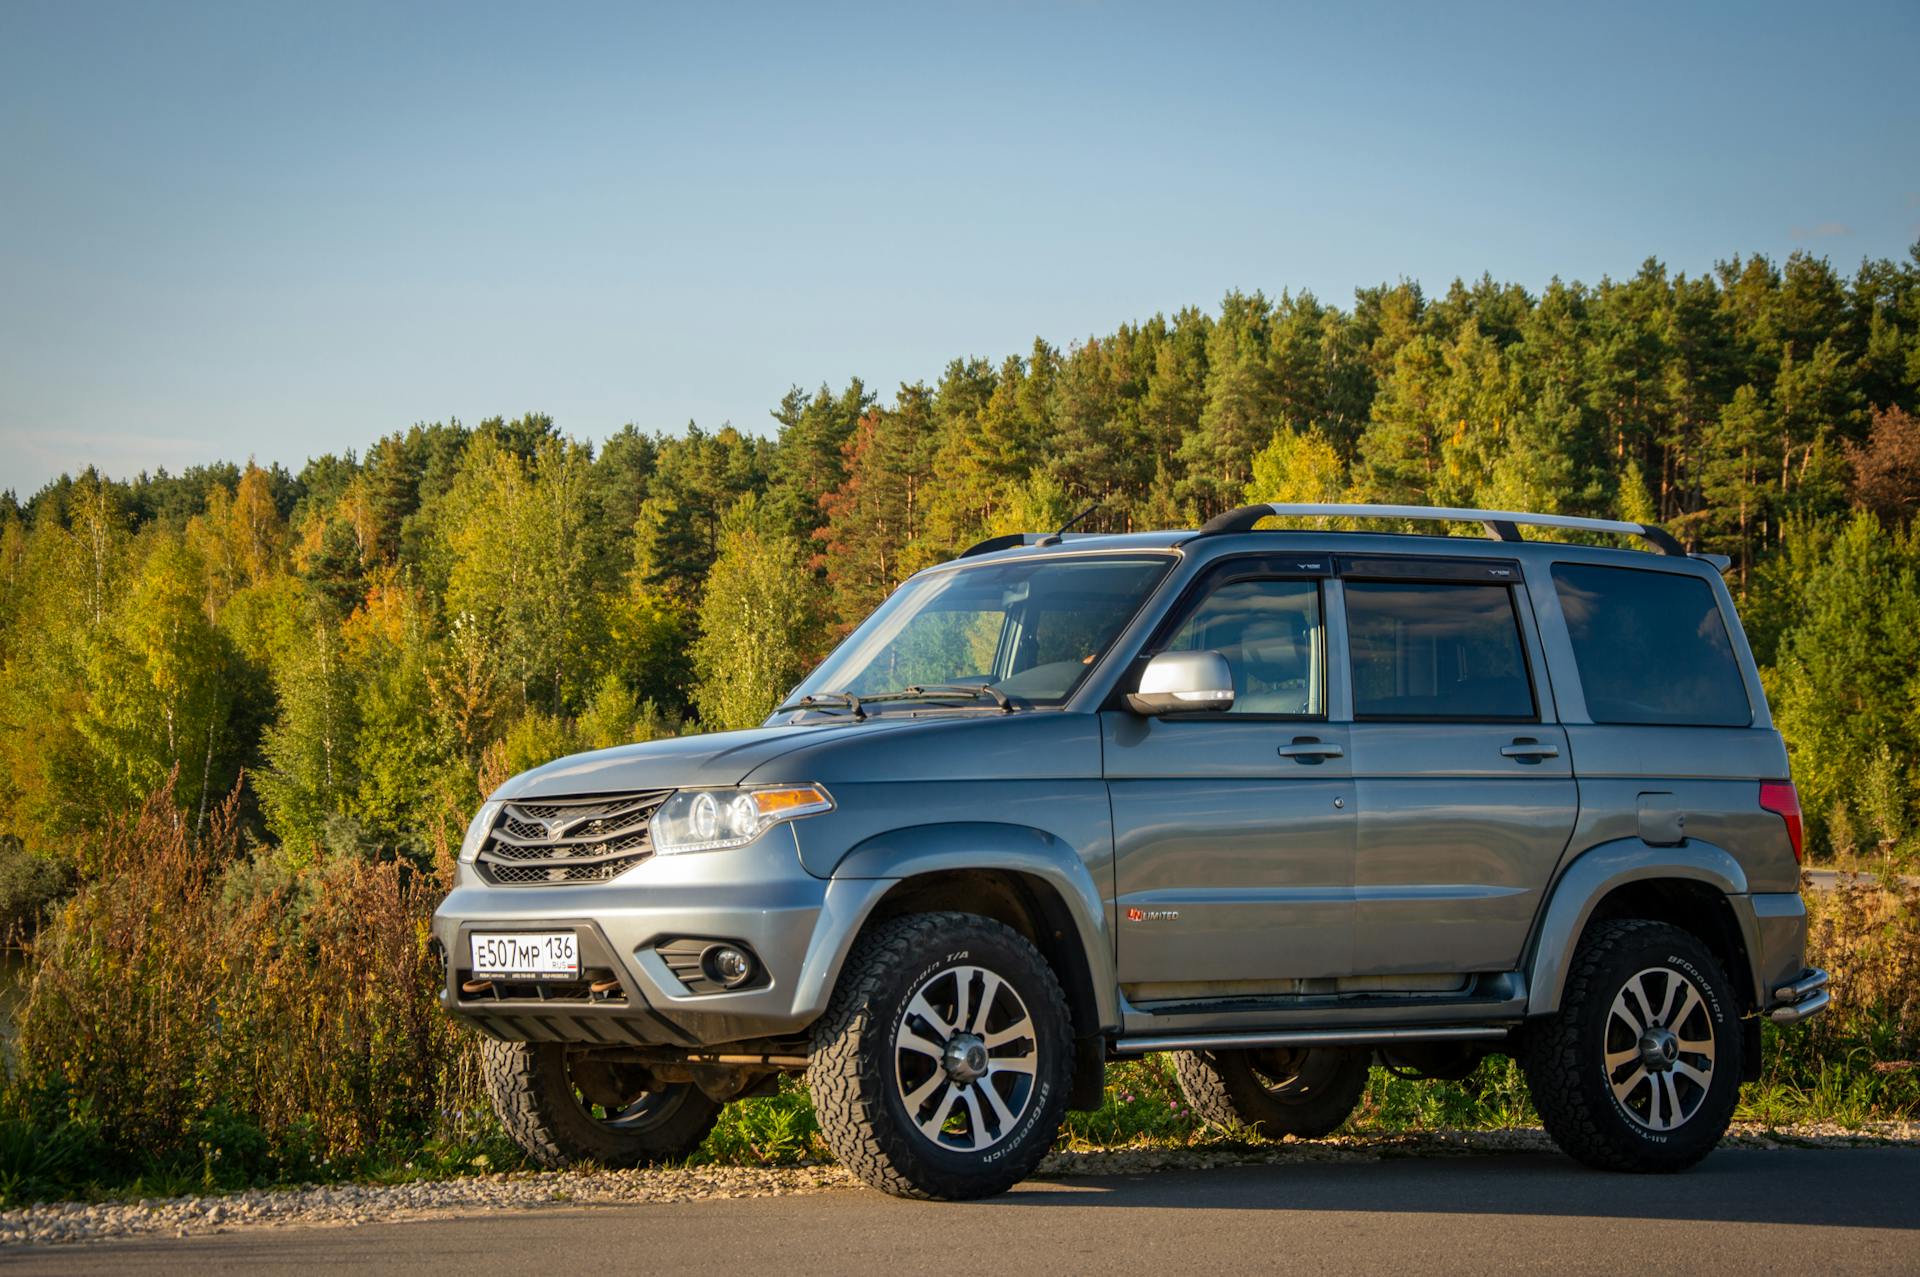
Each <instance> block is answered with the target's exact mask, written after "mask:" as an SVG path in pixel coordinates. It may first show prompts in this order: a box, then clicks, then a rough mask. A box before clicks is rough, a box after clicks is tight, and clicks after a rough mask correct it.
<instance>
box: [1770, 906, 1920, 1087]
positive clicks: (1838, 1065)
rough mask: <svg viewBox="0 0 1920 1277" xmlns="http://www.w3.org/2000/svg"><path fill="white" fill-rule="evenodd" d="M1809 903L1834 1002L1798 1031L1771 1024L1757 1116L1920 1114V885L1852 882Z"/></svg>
mask: <svg viewBox="0 0 1920 1277" xmlns="http://www.w3.org/2000/svg"><path fill="white" fill-rule="evenodd" d="M1806 897H1807V909H1808V913H1809V915H1810V917H1809V935H1808V939H1807V960H1808V962H1809V963H1811V964H1812V965H1814V966H1816V967H1820V968H1822V969H1824V970H1826V971H1827V972H1828V973H1829V974H1830V975H1831V976H1832V977H1833V986H1832V988H1833V1001H1832V1004H1831V1006H1829V1008H1828V1009H1827V1011H1826V1012H1825V1013H1824V1014H1821V1015H1818V1016H1816V1017H1814V1018H1813V1019H1812V1020H1809V1021H1807V1022H1806V1023H1804V1024H1802V1025H1799V1026H1796V1027H1794V1028H1791V1029H1787V1030H1777V1029H1776V1028H1775V1027H1774V1026H1772V1025H1767V1026H1766V1032H1767V1034H1768V1038H1769V1041H1768V1050H1767V1056H1766V1059H1767V1066H1766V1075H1765V1078H1764V1085H1763V1086H1762V1087H1760V1088H1757V1089H1756V1090H1755V1093H1754V1098H1753V1100H1752V1101H1751V1106H1752V1107H1753V1108H1754V1112H1753V1113H1752V1114H1751V1115H1752V1116H1756V1117H1761V1118H1763V1119H1764V1118H1775V1117H1794V1116H1801V1115H1810V1116H1818V1117H1832V1118H1838V1119H1841V1120H1858V1119H1867V1118H1874V1117H1910V1116H1913V1115H1914V1114H1916V1113H1920V882H1915V881H1914V880H1913V879H1911V878H1906V877H1900V876H1888V877H1886V878H1884V879H1877V878H1867V877H1859V876H1855V875H1851V874H1844V875H1842V876H1841V878H1840V880H1839V883H1838V885H1837V887H1836V888H1835V889H1834V890H1832V891H1808V892H1806Z"/></svg>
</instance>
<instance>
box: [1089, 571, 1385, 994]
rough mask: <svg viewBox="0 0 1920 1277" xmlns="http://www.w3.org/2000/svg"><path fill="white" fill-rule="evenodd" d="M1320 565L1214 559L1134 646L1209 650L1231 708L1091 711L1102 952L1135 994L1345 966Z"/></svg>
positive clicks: (1349, 795)
mask: <svg viewBox="0 0 1920 1277" xmlns="http://www.w3.org/2000/svg"><path fill="white" fill-rule="evenodd" d="M1328 563H1329V560H1328V559H1326V558H1325V557H1324V556H1322V557H1320V558H1318V559H1308V560H1302V561H1300V562H1297V563H1296V562H1292V561H1289V560H1286V559H1284V558H1262V559H1258V560H1228V561H1226V562H1224V563H1222V564H1219V565H1216V567H1215V568H1213V569H1212V570H1210V571H1209V573H1208V574H1207V575H1206V576H1205V577H1203V578H1202V579H1201V580H1200V581H1198V582H1196V584H1195V586H1194V587H1193V588H1192V589H1190V590H1189V591H1188V594H1187V596H1186V598H1185V599H1183V601H1182V602H1181V604H1180V605H1178V606H1177V607H1176V608H1175V609H1174V610H1173V612H1172V613H1171V614H1170V616H1169V619H1168V622H1167V623H1166V624H1165V625H1164V626H1162V628H1161V631H1160V633H1159V634H1157V635H1156V636H1155V638H1154V639H1152V640H1150V641H1149V643H1148V645H1147V650H1146V651H1144V652H1142V653H1141V659H1142V660H1144V659H1145V658H1146V657H1147V656H1150V655H1152V654H1153V653H1154V652H1157V651H1165V650H1176V651H1188V650H1213V651H1217V652H1219V653H1220V654H1221V655H1223V656H1224V657H1226V659H1227V663H1228V665H1229V666H1230V667H1231V668H1232V670H1233V679H1234V696H1235V699H1234V705H1233V708H1232V710H1230V711H1227V712H1224V713H1209V714H1196V715H1185V716H1179V717H1168V718H1153V719H1149V718H1141V717H1139V716H1138V715H1136V714H1133V713H1131V712H1128V711H1126V710H1118V709H1115V710H1109V711H1108V712H1106V713H1104V714H1103V715H1102V716H1101V717H1102V738H1103V743H1104V748H1105V759H1106V763H1105V766H1106V774H1107V779H1108V789H1109V792H1110V793H1111V795H1112V801H1113V830H1114V856H1115V863H1114V876H1115V895H1116V905H1117V910H1116V912H1117V913H1118V918H1117V920H1116V929H1117V932H1118V954H1117V957H1118V963H1119V973H1120V981H1121V984H1122V986H1123V991H1124V992H1125V994H1126V996H1127V998H1128V1000H1129V1001H1130V1002H1132V1003H1133V1004H1134V1005H1136V1006H1141V1005H1143V1004H1145V1005H1148V1006H1151V1004H1154V1003H1160V1004H1166V1003H1171V1002H1187V1001H1195V1000H1203V999H1218V998H1230V997H1262V996H1274V995H1288V994H1295V993H1299V992H1302V991H1304V990H1305V988H1306V987H1308V986H1306V985H1304V984H1303V982H1304V981H1310V980H1316V979H1322V978H1327V977H1338V976H1342V975H1345V974H1346V973H1347V970H1348V968H1349V966H1350V964H1351V941H1352V926H1353V909H1352V885H1353V785H1352V781H1351V777H1350V773H1349V770H1348V758H1347V748H1348V747H1347V733H1346V728H1345V726H1344V725H1341V724H1336V723H1332V722H1330V721H1329V720H1328V715H1327V708H1326V707H1327V642H1326V625H1325V608H1326V600H1325V594H1324V591H1323V589H1322V585H1323V578H1324V577H1325V576H1326V575H1328ZM1315 569H1318V572H1317V573H1316V572H1315Z"/></svg>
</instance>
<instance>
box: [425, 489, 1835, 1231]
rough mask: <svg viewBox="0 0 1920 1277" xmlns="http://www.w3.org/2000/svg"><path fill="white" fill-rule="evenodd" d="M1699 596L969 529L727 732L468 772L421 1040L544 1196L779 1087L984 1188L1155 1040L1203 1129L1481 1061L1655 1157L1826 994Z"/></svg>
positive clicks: (1312, 554)
mask: <svg viewBox="0 0 1920 1277" xmlns="http://www.w3.org/2000/svg"><path fill="white" fill-rule="evenodd" d="M1273 514H1280V515H1315V516H1335V517H1340V518H1343V519H1345V520H1348V521H1357V520H1364V519H1369V518H1375V519H1377V518H1381V517H1386V518H1392V519H1399V520H1416V521H1417V520H1437V521H1442V522H1443V523H1452V524H1460V523H1468V524H1476V525H1480V526H1483V527H1484V528H1485V529H1486V531H1487V534H1488V536H1487V538H1486V539H1478V538H1472V537H1452V536H1444V535H1442V536H1419V535H1401V534H1379V533H1365V532H1344V531H1263V530H1256V524H1258V523H1259V522H1260V521H1261V520H1262V519H1263V518H1265V517H1267V516H1268V515H1273ZM1520 525H1537V526H1545V527H1552V528H1557V529H1564V530H1572V531H1574V532H1577V533H1581V534H1587V539H1589V540H1599V539H1600V537H1599V536H1598V535H1595V534H1614V535H1622V534H1624V535H1627V536H1632V537H1637V538H1639V539H1640V540H1642V541H1644V542H1646V543H1648V544H1649V545H1650V546H1651V547H1652V550H1653V551H1654V552H1651V553H1649V552H1646V551H1640V550H1623V549H1609V548H1599V547H1597V546H1586V545H1570V544H1561V543H1553V542H1545V541H1525V540H1522V538H1521V536H1520V534H1519V532H1518V527H1519V526H1520ZM1441 530H1442V531H1444V530H1445V529H1444V528H1442V529H1441ZM1723 566H1724V564H1723V563H1717V562H1715V561H1714V560H1712V559H1711V558H1710V557H1709V556H1702V555H1692V556H1690V555H1688V554H1686V553H1685V552H1684V551H1683V550H1682V549H1681V547H1680V546H1679V545H1677V544H1676V543H1675V542H1674V541H1673V540H1672V539H1671V538H1669V537H1668V536H1667V535H1666V534H1665V533H1663V532H1661V531H1659V530H1658V529H1656V528H1651V527H1645V526H1642V525H1640V524H1635V523H1615V522H1606V521H1600V520H1591V519H1571V518H1558V517H1550V516H1543V515H1528V514H1512V513H1502V512H1493V511H1479V510H1441V509H1426V508H1401V507H1384V506H1322V505H1315V506H1249V507H1247V508H1244V509H1241V510H1236V511H1233V512H1231V513H1229V514H1225V515H1222V516H1221V517H1219V518H1216V519H1214V520H1213V521H1212V522H1210V523H1208V524H1207V525H1206V526H1205V527H1202V528H1201V529H1200V530H1199V531H1197V532H1158V533H1147V534H1132V535H1121V536H1094V535H1089V536H1073V535H1067V536H1063V535H1060V534H1057V533H1056V534H1053V535H1050V536H1040V537H1036V536H1006V537H997V538H995V539H993V540H990V541H986V542H983V543H981V544H980V545H977V546H974V547H973V548H972V549H970V550H968V551H967V552H966V553H964V554H962V555H961V556H960V557H959V558H957V559H955V560H954V561H953V562H950V563H944V564H941V565H939V566H938V567H933V568H929V569H927V570H926V571H924V572H921V573H919V574H918V575H916V576H914V577H913V578H912V579H911V580H909V581H907V582H906V584H904V585H902V586H901V587H900V589H899V590H898V591H897V592H896V593H895V594H894V595H893V596H892V597H891V598H889V599H888V600H887V602H886V603H885V604H884V605H882V606H881V607H880V609H879V610H878V611H876V612H875V613H874V614H873V615H872V616H871V617H869V618H868V619H867V620H866V622H865V623H864V624H862V625H861V626H860V627H859V628H858V629H857V630H855V631H854V632H853V633H852V634H851V635H850V636H849V637H848V638H847V639H846V640H845V641H844V642H842V643H841V644H840V646H839V647H838V648H836V649H835V650H834V652H833V653H832V655H831V656H829V657H828V658H827V660H826V661H825V662H824V663H823V664H822V665H821V666H820V667H819V668H818V669H817V670H815V671H814V673H813V674H812V675H811V676H810V677H808V678H807V679H806V681H805V682H803V683H802V684H801V685H800V686H799V687H798V688H797V689H795V691H794V692H793V694H792V696H791V697H790V698H789V700H788V702H787V703H786V704H784V705H782V706H781V707H780V708H779V709H778V710H777V711H775V713H774V714H773V715H772V716H771V717H770V718H769V719H768V720H767V721H766V723H765V724H764V725H763V726H761V727H760V728H758V729H755V730H752V731H740V732H727V733H722V734H718V735H710V736H695V737H686V738H681V739H677V740H665V741H655V742H652V743H649V744H644V745H630V746H624V747H622V748H618V749H610V750H601V751H599V752H596V753H591V754H581V755H577V756H574V757H571V758H564V759H561V760H559V761H558V762H555V763H552V764H549V765H548V766H545V767H541V768H538V769H537V770H534V771H530V772H527V773H526V774H524V775H521V776H517V777H515V778H514V779H513V780H511V781H509V782H507V783H506V784H505V785H503V786H501V788H500V790H499V791H498V792H497V793H495V794H494V795H493V797H492V798H490V799H489V800H488V801H487V802H486V803H485V804H484V805H483V806H482V807H481V809H480V811H479V813H478V814H477V815H476V816H475V817H474V819H473V823H472V826H471V827H470V828H469V830H468V831H467V836H466V840H465V844H464V846H463V847H462V849H461V853H460V863H459V869H458V877H457V880H456V884H455V886H454V889H453V891H452V893H451V894H450V895H449V896H448V897H447V899H446V901H445V903H444V904H442V905H441V907H440V910H439V912H438V914H437V915H436V917H435V932H436V939H437V941H438V944H439V946H440V947H441V948H442V949H443V951H444V954H445V956H446V961H447V982H446V987H445V991H444V993H443V997H444V1000H445V1004H446V1007H447V1009H448V1010H449V1011H450V1012H452V1013H454V1014H456V1015H459V1016H461V1017H464V1018H466V1019H467V1020H469V1021H471V1022H472V1023H474V1024H475V1025H477V1026H479V1028H480V1029H481V1030H483V1031H484V1033H485V1035H486V1037H487V1041H486V1043H485V1058H486V1067H487V1074H488V1082H489V1085H490V1087H491V1089H492V1093H493V1096H494V1100H495V1103H496V1105H497V1107H498V1109H499V1112H500V1116H501V1118H502V1119H503V1120H504V1122H505V1123H506V1125H507V1128H508V1129H509V1130H510V1131H511V1132H512V1133H513V1135H514V1137H515V1138H516V1139H517V1140H519V1142H520V1143H521V1144H522V1145H523V1146H524V1147H525V1148H526V1150H527V1151H528V1153H529V1154H530V1155H531V1156H532V1157H533V1159H534V1160H535V1161H537V1162H539V1163H541V1164H543V1165H548V1166H561V1165H567V1164H570V1163H573V1162H576V1161H582V1160H586V1161H593V1162H599V1163H605V1164H612V1165H633V1164H637V1163H640V1162H644V1161H649V1160H654V1159H660V1158H671V1157H677V1156H681V1155H683V1154H686V1153H688V1152H689V1151H691V1150H692V1149H693V1148H694V1147H695V1146H696V1145H698V1144H699V1142H700V1141H701V1139H702V1137H704V1136H705V1134H706V1133H707V1131H708V1130H709V1129H710V1128H711V1126H712V1125H713V1122H714V1120H715V1116H716V1114H717V1113H718V1112H719V1110H720V1109H721V1107H722V1106H723V1105H725V1104H726V1103H727V1102H728V1101H729V1100H732V1099H736V1098H739V1097H742V1096H750V1095H759V1094H765V1093H767V1092H768V1091H770V1090H771V1089H772V1088H773V1087H774V1086H776V1085H777V1083H778V1079H779V1075H780V1074H782V1073H804V1074H805V1075H806V1077H807V1080H808V1084H809V1086H810V1088H811V1090H812V1094H813V1099H814V1104H815V1106H816V1109H817V1112H818V1115H819V1120H820V1126H821V1131H822V1134H823V1135H824V1137H825V1139H826V1141H827V1143H828V1144H829V1145H830V1146H831V1147H832V1149H833V1150H834V1152H835V1153H836V1154H837V1155H838V1156H839V1158H840V1159H841V1160H842V1161H843V1162H845V1163H846V1164H847V1165H848V1166H850V1167H851V1168H852V1169H853V1170H854V1171H855V1172H857V1173H858V1174H859V1175H861V1176H862V1177H863V1178H864V1179H866V1180H867V1181H868V1182H869V1183H872V1184H874V1185H875V1186H877V1187H879V1188H882V1189H885V1190H887V1191H888V1192H892V1193H897V1194H902V1195H907V1196H917V1197H939V1198H967V1197H978V1196H983V1195H986V1194H990V1193H995V1192H999V1191H1001V1190H1003V1189H1005V1188H1007V1187H1008V1186H1010V1185H1011V1184H1013V1183H1014V1182H1016V1181H1017V1180H1019V1179H1020V1178H1022V1177H1023V1176H1025V1175H1026V1174H1027V1173H1029V1172H1030V1171H1031V1170H1032V1169H1033V1167H1034V1165H1035V1164H1036V1163H1037V1162H1038V1161H1039V1159H1040V1157H1041V1156H1042V1154H1044V1153H1045V1152H1046V1150H1047V1148H1048V1146H1049V1145H1050V1144H1051V1143H1052V1142H1053V1139H1054V1136H1055V1133H1056V1131H1057V1130H1058V1127H1059V1124H1060V1121H1061V1118H1062V1115H1063V1114H1064V1113H1065V1111H1066V1110H1067V1109H1069V1108H1092V1107H1097V1106H1098V1105H1099V1104H1100V1102H1101V1098H1102V1078H1103V1068H1104V1065H1105V1064H1106V1062H1107V1061H1109V1060H1111V1059H1114V1058H1116V1057H1120V1056H1129V1055H1139V1054H1142V1053H1145V1052H1154V1051H1170V1052H1175V1053H1176V1055H1175V1059H1176V1068H1177V1073H1178V1076H1179V1080H1180V1084H1181V1086H1182V1088H1183V1089H1184V1090H1185V1092H1186V1095H1187V1097H1188V1098H1189V1099H1190V1100H1191V1101H1192V1104H1193V1108H1194V1110H1195V1111H1196V1112H1197V1113H1198V1114H1200V1115H1201V1116H1202V1117H1204V1118H1206V1119H1208V1120H1209V1121H1212V1122H1215V1123H1219V1124H1221V1125H1223V1126H1228V1127H1244V1128H1249V1129H1252V1130H1256V1131H1261V1132H1264V1133H1266V1134H1269V1135H1279V1134H1294V1135H1301V1136H1315V1135H1322V1134H1325V1133H1327V1132H1330V1131H1332V1130H1333V1129H1334V1128H1336V1127H1337V1126H1339V1125H1340V1123H1341V1122H1342V1121H1344V1120H1345V1118H1346V1117H1347V1115H1348V1114H1349V1113H1350V1112H1351V1111H1352V1109H1353V1107H1354V1105H1355V1104H1356V1103H1357V1102H1358V1100H1359V1097H1360V1095H1361V1091H1362V1088H1363V1087H1364V1085H1365V1082H1366V1077H1367V1069H1368V1065H1369V1064H1370V1062H1371V1061H1372V1060H1373V1059H1375V1058H1376V1057H1377V1058H1379V1059H1381V1060H1382V1061H1384V1062H1386V1063H1388V1064H1391V1065H1393V1066H1395V1067H1397V1068H1399V1069H1402V1070H1406V1071H1413V1072H1417V1073H1420V1074H1424V1075H1428V1076H1432V1077H1459V1076H1462V1075H1464V1074H1465V1073H1467V1072H1468V1071H1469V1070H1471V1069H1472V1068H1473V1067H1474V1066H1475V1065H1476V1064H1477V1063H1478V1062H1479V1060H1480V1059H1481V1058H1482V1057H1484V1056H1486V1055H1488V1054H1489V1053H1493V1052H1503V1053H1508V1054H1512V1055H1515V1056H1517V1057H1518V1058H1519V1059H1520V1060H1521V1061H1522V1062H1523V1063H1524V1067H1525V1071H1526V1075H1527V1078H1528V1081H1529V1084H1530V1086H1531V1088H1532V1093H1533V1097H1534V1102H1535V1104H1536V1105H1537V1107H1538V1108H1539V1110H1540V1114H1541V1116H1542V1118H1543V1119H1544V1121H1545V1123H1546V1126H1547V1130H1548V1131H1549V1132H1550V1133H1551V1134H1552V1136H1553V1138H1554V1139H1555V1140H1557V1141H1558V1142H1559V1144H1560V1146H1561V1147H1562V1148H1564V1149H1565V1150H1566V1151H1567V1152H1569V1153H1571V1154H1572V1155H1573V1156H1574V1157H1577V1158H1579V1159H1580V1160H1581V1161H1584V1162H1587V1163H1589V1164H1591V1165H1593V1166H1598V1167H1605V1168H1610V1169H1617V1170H1640V1171H1662V1170H1675V1169H1678V1168H1681V1167H1684V1166H1688V1165H1690V1164H1692V1163H1693V1162H1695V1161H1697V1160H1699V1159H1700V1158H1701V1157H1703V1156H1705V1154H1706V1153H1707V1152H1708V1151H1709V1150H1710V1149H1711V1148H1712V1147H1713V1146H1714V1144H1715V1143H1716V1142H1717V1141H1718V1140H1719V1138H1720V1136H1721V1135H1722V1134H1723V1133H1724V1132H1725V1130H1726V1128H1727V1124H1728V1122H1729V1120H1730V1118H1731V1115H1732V1113H1733V1109H1734V1104H1735V1101H1736V1099H1737V1097H1738V1092H1739V1088H1740V1084H1741V1081H1742V1080H1743V1079H1752V1078H1754V1077H1755V1076H1756V1074H1757V1071H1758V1069H1759V1067H1760V1042H1761V1035H1760V1029H1759V1023H1758V1020H1759V1018H1760V1017H1762V1016H1766V1017H1770V1018H1771V1019H1773V1020H1775V1021H1777V1022H1781V1023H1791V1022H1793V1021H1797V1020H1800V1019H1803V1018H1805V1017H1807V1016H1810V1015H1813V1014H1815V1013H1817V1012H1818V1011H1820V1010H1821V1009H1822V1008H1823V1007H1824V1006H1825V1005H1826V1002H1827V996H1828V995H1827V992H1826V990H1825V988H1824V985H1825V984H1826V979H1827V977H1826V974H1825V973H1824V972H1820V971H1813V970H1808V969H1807V968H1806V965H1805V959H1804V946H1805V939H1806V913H1805V910H1804V908H1803V906H1802V903H1801V900H1800V895H1799V878H1800V874H1799V867H1798V860H1799V856H1800V841H1801V831H1800V815H1799V808H1798V804H1797V801H1796V799H1795V796H1794V790H1793V785H1792V783H1791V781H1790V780H1789V778H1788V771H1787V756H1786V752H1785V749H1784V747H1783V746H1782V743H1781V740H1780V736H1779V734H1778V733H1777V732H1775V731H1774V730H1773V725H1772V723H1771V721H1770V719H1769V717H1768V713H1767V703H1766V699H1765V697H1764V695H1763V694H1762V692H1761V687H1760V680H1759V677H1758V675H1757V673H1756V671H1755V668H1754V663H1753V657H1752V655H1751V654H1750V652H1749V651H1748V648H1747V644H1746V640H1745V638H1744V636H1743V635H1742V633H1741V630H1740V624H1739V620H1738V617H1737V616H1736V614H1735V611H1734V607H1733V602H1732V599H1731V598H1730V597H1729V596H1728V593H1727V590H1726V587H1725V586H1724V585H1723V584H1722V582H1721V579H1720V574H1719V569H1720V568H1721V567H1723Z"/></svg>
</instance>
